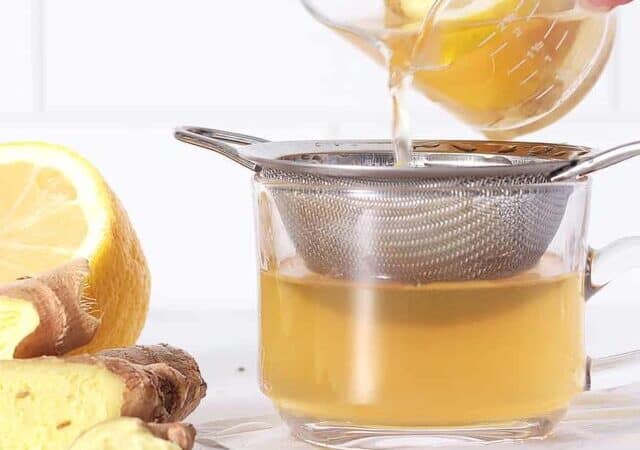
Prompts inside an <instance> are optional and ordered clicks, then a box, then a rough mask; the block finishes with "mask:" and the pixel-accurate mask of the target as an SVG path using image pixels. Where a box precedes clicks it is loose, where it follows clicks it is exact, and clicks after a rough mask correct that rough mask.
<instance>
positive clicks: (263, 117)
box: [0, 0, 640, 310]
mask: <svg viewBox="0 0 640 450" xmlns="http://www.w3.org/2000/svg"><path fill="white" fill-rule="evenodd" d="M620 13H621V14H620V21H619V39H618V42H617V46H616V51H615V53H614V56H613V59H612V61H611V63H610V65H609V67H608V69H607V71H606V73H605V75H604V76H603V78H602V80H601V81H600V82H599V84H598V85H597V87H596V89H595V90H594V91H593V92H592V94H591V95H590V97H589V98H588V99H587V101H585V102H584V103H583V104H582V105H581V106H580V107H579V108H578V109H577V110H576V111H574V112H573V113H572V114H571V115H570V116H569V117H567V118H565V119H563V121H562V122H561V123H560V124H557V125H554V126H552V127H550V128H548V129H547V130H545V131H542V132H540V133H537V134H535V135H531V136H527V139H536V140H551V141H560V142H570V143H576V144H586V145H591V146H596V147H602V148H604V147H606V146H607V145H612V144H618V143H621V142H625V141H629V140H635V139H640V60H639V58H638V55H639V52H638V47H639V46H640V4H637V5H631V6H628V7H625V8H623V9H622V10H621V11H620ZM0 55H1V56H2V63H3V65H2V70H1V71H0V124H1V125H2V127H1V128H0V140H17V139H38V140H47V141H52V142H56V143H60V144H65V145H68V146H70V147H72V148H74V149H76V150H77V151H79V152H80V153H82V154H84V155H85V156H86V157H87V158H89V159H90V160H91V161H92V162H93V163H95V164H96V165H97V166H98V167H99V168H100V169H101V171H102V172H103V174H104V175H105V176H106V178H107V179H108V181H109V182H110V184H111V185H112V186H113V188H114V189H115V190H116V191H117V193H118V194H119V196H120V197H121V199H122V200H123V202H124V203H125V205H126V206H127V209H128V211H129V214H130V216H131V219H132V221H133V222H134V224H135V226H136V228H137V230H138V232H139V235H140V238H141V240H142V242H143V244H144V248H145V251H146V254H147V256H148V259H149V263H150V265H151V269H152V272H153V281H154V284H153V307H154V308H156V309H167V308H168V309H199V308H203V309H204V308H207V309H209V308H212V307H213V308H217V307H221V308H222V307H224V308H227V309H229V308H230V309H241V310H253V309H255V304H256V300H255V298H256V274H255V252H254V238H253V225H252V221H253V218H252V211H251V199H250V187H249V180H250V174H249V172H248V171H246V170H245V169H242V168H240V167H239V166H237V165H235V164H233V163H231V162H228V161H226V160H223V159H222V158H221V157H218V156H216V155H213V154H207V153H205V152H203V151H197V150H194V149H191V148H189V147H187V146H185V145H184V144H181V143H178V142H174V140H173V138H172V128H173V127H174V126H176V125H180V124H199V125H206V126H211V127H215V128H222V129H229V130H234V131H240V132H244V133H248V134H255V135H258V136H263V137H266V138H270V139H294V138H337V137H388V135H389V130H388V129H389V125H388V123H389V114H388V109H389V108H388V106H389V105H388V100H387V96H386V91H385V85H386V80H385V73H384V71H383V70H382V69H381V68H379V67H377V66H376V65H375V64H374V63H373V62H371V61H369V60H368V59H366V58H365V57H364V56H363V55H361V54H360V53H358V51H357V50H355V49H353V48H351V47H350V46H349V45H347V44H345V43H344V42H343V41H342V40H341V39H340V38H339V37H337V36H334V35H333V34H332V33H331V32H330V31H328V30H326V29H325V28H323V27H322V26H321V25H319V24H317V23H315V22H314V21H313V20H312V19H311V18H310V17H308V16H307V13H306V12H305V11H304V10H303V8H302V7H301V5H300V4H299V3H298V1H297V0H270V1H260V0H244V1H243V0H232V1H222V0H109V1H104V0H103V1H99V0H31V1H27V0H2V2H0ZM414 103H415V104H416V106H417V107H416V108H415V111H414V112H415V119H414V125H415V129H416V133H417V134H418V135H420V136H422V137H429V138H437V137H443V138H447V137H448V138H451V137H459V138H463V137H478V136H477V135H476V134H474V132H473V131H472V130H469V129H467V128H465V126H463V125H461V124H460V123H458V122H456V121H455V120H454V119H452V118H451V117H449V116H447V115H446V114H443V113H442V112H441V111H439V110H438V109H436V107H435V106H433V105H430V104H428V103H427V102H426V101H420V102H415V101H414ZM638 175H640V159H638V160H636V161H633V162H629V163H626V164H624V165H620V166H618V167H615V168H612V169H610V170H608V171H606V172H604V173H602V174H601V175H598V176H597V177H596V184H595V194H594V198H593V213H592V227H591V240H592V242H593V243H594V245H595V246H600V245H603V244H605V243H606V242H608V241H610V240H612V239H614V238H617V237H620V236H623V235H627V234H634V233H635V234H639V235H640V199H639V197H640V196H639V195H638V192H639V187H640V183H639V182H640V180H639V178H640V177H639V176H638ZM635 278H637V274H636V273H631V274H629V275H627V276H626V277H623V278H622V280H621V281H619V282H617V283H615V284H614V285H613V286H612V287H611V288H609V289H608V290H607V292H606V293H605V294H603V297H606V298H607V300H605V299H604V298H603V299H602V301H610V302H612V303H614V304H617V305H618V306H619V307H624V308H626V307H627V306H626V305H628V307H631V305H633V304H635V302H637V301H638V300H639V299H638V297H639V295H638V292H640V280H639V281H634V280H635Z"/></svg>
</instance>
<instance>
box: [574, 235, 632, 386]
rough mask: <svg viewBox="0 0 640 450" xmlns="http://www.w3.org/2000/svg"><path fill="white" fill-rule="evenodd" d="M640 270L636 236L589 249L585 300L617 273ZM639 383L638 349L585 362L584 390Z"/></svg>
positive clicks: (611, 279)
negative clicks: (596, 248) (600, 247)
mask: <svg viewBox="0 0 640 450" xmlns="http://www.w3.org/2000/svg"><path fill="white" fill-rule="evenodd" d="M634 268H640V236H637V237H627V238H622V239H620V240H618V241H615V242H613V243H612V244H609V245H608V246H606V247H604V248H602V249H600V250H593V249H592V250H591V251H590V252H589V259H588V261H587V272H586V277H585V297H586V299H587V300H588V299H589V298H591V297H592V296H593V295H594V294H596V293H597V292H598V291H600V289H602V288H603V287H605V286H606V285H607V284H609V282H611V281H613V279H614V278H616V276H617V275H619V274H620V273H624V272H627V271H629V270H631V269H634ZM634 382H640V350H634V351H631V352H627V353H621V354H618V355H612V356H605V357H602V358H594V359H589V361H588V364H587V380H586V390H600V389H610V388H614V387H619V386H625V385H628V384H631V383H634Z"/></svg>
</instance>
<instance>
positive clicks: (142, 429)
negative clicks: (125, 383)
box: [69, 417, 196, 450]
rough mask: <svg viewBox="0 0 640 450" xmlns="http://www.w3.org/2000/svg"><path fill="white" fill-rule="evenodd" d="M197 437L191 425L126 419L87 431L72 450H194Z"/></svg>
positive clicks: (101, 424)
mask: <svg viewBox="0 0 640 450" xmlns="http://www.w3.org/2000/svg"><path fill="white" fill-rule="evenodd" d="M195 435H196V430H195V428H193V426H192V425H187V424H183V423H166V424H154V423H145V422H143V421H142V420H140V419H135V418H131V417H123V418H119V419H112V420H108V421H106V422H102V423H99V424H98V425H96V426H94V427H93V428H91V429H89V430H88V431H86V432H84V433H83V434H82V435H80V437H79V438H78V439H77V440H76V441H75V442H74V443H73V445H72V446H71V448H70V449H69V450H124V449H126V450H191V449H193V445H194V440H195Z"/></svg>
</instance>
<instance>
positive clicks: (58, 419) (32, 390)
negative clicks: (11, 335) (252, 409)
mask: <svg viewBox="0 0 640 450" xmlns="http://www.w3.org/2000/svg"><path fill="white" fill-rule="evenodd" d="M0 374H2V375H1V376H0V449H2V450H68V448H69V446H70V445H71V444H72V443H73V442H74V441H75V440H76V439H77V438H78V436H80V434H82V433H83V432H85V431H86V430H88V429H89V428H91V427H93V426H95V425H97V424H99V423H101V422H104V421H106V420H109V419H115V418H118V417H136V418H139V419H141V420H142V421H144V422H160V423H166V422H179V421H181V420H183V419H184V418H185V417H186V416H187V415H189V414H190V413H191V412H192V411H193V410H194V409H195V408H196V407H197V405H198V404H199V403H200V400H201V399H202V398H203V397H204V396H205V393H206V384H205V383H204V381H203V379H202V377H201V375H200V370H199V368H198V365H197V363H196V362H195V360H194V359H193V358H192V357H191V356H190V355H189V354H187V353H186V352H184V351H182V350H178V349H175V348H172V347H169V346H167V345H155V346H148V347H144V346H137V347H131V348H128V349H116V350H109V351H105V352H102V353H98V354H96V355H85V356H67V357H62V358H58V357H42V358H36V359H23V360H18V359H15V360H5V361H0ZM122 448H130V447H122Z"/></svg>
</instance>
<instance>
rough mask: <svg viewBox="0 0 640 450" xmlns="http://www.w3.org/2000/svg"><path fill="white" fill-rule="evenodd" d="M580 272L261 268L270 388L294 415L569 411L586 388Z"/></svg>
mask: <svg viewBox="0 0 640 450" xmlns="http://www.w3.org/2000/svg"><path fill="white" fill-rule="evenodd" d="M583 302H584V301H583V295H582V280H581V277H580V276H578V275H576V274H563V275H556V276H549V277H547V276H545V277H543V276H540V275H538V274H523V275H520V276H518V277H514V278H510V279H504V280H500V281H471V282H447V283H434V284H430V285H425V286H409V285H401V284H358V283H353V282H345V281H338V280H333V279H328V278H324V277H320V276H317V275H306V276H302V277H291V276H287V275H283V274H281V273H276V272H262V274H261V334H262V338H261V342H262V344H261V345H262V347H261V371H262V388H263V390H264V392H265V393H266V394H267V395H268V396H269V397H270V398H271V399H272V400H273V401H274V402H275V403H276V405H277V406H278V407H279V408H281V409H283V410H285V411H287V412H288V413H290V414H295V415H298V416H303V417H309V418H313V419H319V420H334V421H348V422H351V423H355V424H362V425H380V426H418V427H421V426H455V425H465V424H476V423H486V422H502V421H508V420H514V419H523V418H532V417H536V416H539V415H543V414H547V413H551V412H555V411H561V410H563V409H565V408H566V407H567V406H568V404H569V402H570V401H571V400H572V398H573V397H574V396H575V395H576V394H577V393H579V392H580V391H582V389H583V387H584V382H585V379H584V378H585V364H586V356H585V354H584V342H583V339H584V338H583Z"/></svg>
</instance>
